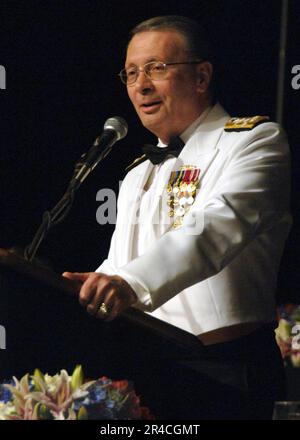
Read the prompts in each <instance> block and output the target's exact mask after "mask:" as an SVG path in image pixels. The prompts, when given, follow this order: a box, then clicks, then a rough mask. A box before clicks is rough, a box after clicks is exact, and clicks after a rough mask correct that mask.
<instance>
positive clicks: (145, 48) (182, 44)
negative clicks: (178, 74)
mask: <svg viewBox="0 0 300 440" xmlns="http://www.w3.org/2000/svg"><path fill="white" fill-rule="evenodd" d="M185 50H187V43H186V40H185V37H184V36H183V35H182V34H181V33H179V32H177V31H175V30H170V29H166V30H157V31H156V30H155V31H144V32H140V33H138V34H136V35H134V36H133V38H132V39H131V41H130V42H129V44H128V48H127V56H126V63H128V62H129V63H131V62H133V63H134V62H135V59H137V60H138V59H139V58H142V59H143V61H145V62H147V61H156V60H161V57H162V56H166V55H168V54H170V55H175V54H176V53H178V52H182V51H185Z"/></svg>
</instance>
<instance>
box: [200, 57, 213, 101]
mask: <svg viewBox="0 0 300 440" xmlns="http://www.w3.org/2000/svg"><path fill="white" fill-rule="evenodd" d="M212 74H213V66H212V64H211V63H210V62H209V61H203V62H202V63H199V64H198V65H197V88H198V91H199V92H200V93H204V92H206V90H207V89H208V88H209V84H210V82H211V78H212Z"/></svg>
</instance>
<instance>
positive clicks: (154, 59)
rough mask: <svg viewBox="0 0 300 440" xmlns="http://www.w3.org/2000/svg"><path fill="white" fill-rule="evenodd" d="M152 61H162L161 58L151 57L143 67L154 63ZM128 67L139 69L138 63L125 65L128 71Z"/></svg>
mask: <svg viewBox="0 0 300 440" xmlns="http://www.w3.org/2000/svg"><path fill="white" fill-rule="evenodd" d="M152 61H161V58H160V57H151V58H149V59H148V60H146V61H145V62H144V63H143V66H144V65H145V64H147V63H152ZM128 67H137V64H136V63H129V64H127V65H125V68H126V69H128Z"/></svg>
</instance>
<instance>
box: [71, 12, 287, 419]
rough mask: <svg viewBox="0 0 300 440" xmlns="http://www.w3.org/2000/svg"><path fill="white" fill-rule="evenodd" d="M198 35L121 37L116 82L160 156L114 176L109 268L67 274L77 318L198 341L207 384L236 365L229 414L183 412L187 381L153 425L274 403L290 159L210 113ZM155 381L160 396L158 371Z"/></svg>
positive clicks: (155, 24) (268, 130)
mask: <svg viewBox="0 0 300 440" xmlns="http://www.w3.org/2000/svg"><path fill="white" fill-rule="evenodd" d="M201 32H202V31H201V30H200V29H199V27H198V25H197V23H195V22H194V21H192V20H190V19H187V18H184V17H177V16H166V17H156V18H154V19H150V20H147V21H146V22H143V23H141V24H140V25H138V26H137V27H136V28H134V30H133V31H132V34H131V39H130V41H129V44H128V48H127V57H126V62H125V68H124V69H123V70H122V71H121V72H120V77H121V80H122V81H123V82H124V83H125V84H126V86H127V91H128V95H129V98H130V100H131V102H132V103H133V105H134V107H135V110H136V112H137V114H138V116H139V118H140V120H141V122H142V124H143V125H144V126H145V127H146V128H147V129H148V130H150V131H151V132H152V133H154V134H155V135H156V136H157V137H158V147H154V148H152V149H151V148H149V147H148V148H146V149H145V154H146V155H144V156H143V157H142V158H140V159H138V160H137V161H136V162H135V163H134V164H133V166H132V167H131V169H130V171H129V172H128V174H127V175H126V178H125V180H124V182H123V184H122V187H121V190H120V194H119V199H118V219H117V224H116V228H115V232H114V235H113V238H112V242H111V248H110V252H109V255H108V258H107V260H105V261H104V262H103V263H102V264H101V266H100V267H99V268H98V270H97V273H81V274H78V273H76V274H72V273H65V276H67V277H69V278H71V279H75V280H78V281H80V282H82V287H81V290H80V303H81V304H82V305H83V306H84V307H86V308H87V311H88V313H90V314H93V315H96V316H97V317H100V318H101V319H104V320H106V321H109V320H112V319H114V318H115V317H116V316H118V315H119V314H120V313H122V312H123V311H124V310H125V309H126V308H128V307H130V306H133V307H136V308H139V309H141V310H143V311H145V312H148V313H151V314H152V315H153V316H155V317H156V318H159V319H161V320H163V321H166V322H168V323H170V324H172V325H174V326H177V327H179V328H181V329H183V330H185V331H187V332H189V333H192V334H193V335H196V336H197V337H198V338H199V340H200V341H201V342H202V343H203V344H204V346H205V352H206V353H207V356H208V357H207V359H210V362H209V366H208V367H207V368H208V369H210V371H214V369H216V368H217V373H216V375H217V376H220V377H221V376H224V377H227V376H228V372H229V370H230V372H231V373H232V372H233V370H234V369H235V367H236V366H237V365H238V367H237V368H236V370H234V371H235V372H234V373H233V376H234V379H232V374H231V373H230V374H229V375H230V377H231V379H230V380H229V382H230V381H231V382H230V383H231V384H232V385H233V386H234V387H237V388H239V387H240V385H241V383H243V386H244V389H245V390H246V391H245V395H246V398H245V402H246V403H245V402H244V401H243V403H241V402H236V405H234V404H233V405H232V406H231V408H230V414H226V411H225V412H224V407H223V408H222V409H220V411H219V412H218V411H217V408H216V406H215V408H214V410H215V413H213V410H212V412H211V413H208V412H205V409H203V405H202V406H201V405H200V404H199V405H198V404H197V403H195V402H196V401H197V398H198V399H199V394H200V393H201V389H199V390H198V391H195V396H194V400H193V397H192V394H193V390H196V389H197V386H196V387H195V382H194V383H193V384H192V385H191V384H186V383H185V384H184V389H185V390H186V389H188V387H189V386H190V389H189V392H188V393H187V396H186V399H187V400H189V401H192V402H193V403H192V404H191V405H188V406H186V405H187V402H186V401H184V391H182V390H181V391H180V399H181V400H182V401H183V404H182V405H180V409H179V410H178V411H177V412H176V410H175V409H174V408H173V412H172V410H171V411H170V412H168V411H167V410H166V411H165V412H163V409H162V407H163V406H164V407H165V406H166V405H162V406H161V407H160V410H162V412H163V415H162V417H163V418H164V417H165V418H166V417H169V416H170V417H172V416H175V417H180V415H182V418H186V417H187V416H188V415H191V418H195V417H206V418H207V417H211V418H214V414H215V418H219V417H222V415H224V418H228V417H233V418H237V417H253V418H265V417H270V414H271V410H272V405H273V401H274V399H277V398H280V397H281V395H280V392H281V385H282V383H281V374H282V371H281V363H280V359H279V354H278V351H277V347H276V346H275V342H274V331H273V329H274V325H273V322H274V319H275V300H274V292H275V288H276V278H277V271H278V266H279V263H280V258H281V254H282V250H283V247H284V243H285V240H286V237H287V234H288V230H289V226H290V216H289V214H288V204H289V151H288V145H287V141H286V138H285V135H284V132H283V131H282V129H281V128H280V127H279V126H278V125H277V124H275V123H273V122H269V121H268V118H267V117H261V116H255V117H250V118H230V116H229V115H228V114H227V113H226V111H225V110H224V109H223V108H222V107H221V105H220V104H218V103H216V101H215V97H214V90H213V87H212V86H211V84H212V76H213V65H212V63H211V62H210V61H211V58H210V57H211V52H210V50H209V46H208V43H207V42H206V41H205V35H204V34H203V33H201ZM167 149H168V150H167ZM175 150H176V151H175ZM166 152H167V153H166ZM160 153H162V154H160ZM164 153H166V154H164ZM199 344H200V342H199ZM201 356H202V355H201ZM201 356H200V358H201ZM182 358H185V356H184V355H183V357H182ZM200 358H199V359H194V358H193V359H189V360H188V361H187V360H186V358H185V363H184V365H183V363H182V359H181V360H178V362H177V367H178V369H177V371H176V373H174V374H176V375H177V377H178V381H180V380H183V379H182V377H183V376H182V375H184V374H185V373H186V372H187V371H188V373H186V374H197V373H199V372H203V368H204V367H203V364H202V365H201V359H200ZM233 358H234V362H233V363H234V364H235V367H233V366H232V359H233ZM207 359H206V361H207ZM258 359H260V361H258ZM266 359H267V360H268V361H266ZM211 362H212V363H211ZM179 365H180V366H179ZM227 367H228V368H227ZM180 368H183V369H184V370H182V371H181V370H180ZM218 368H219V369H218ZM222 368H223V370H222ZM255 368H256V370H255ZM191 371H193V373H191ZM158 374H159V373H158ZM162 377H163V379H162ZM180 377H181V379H180ZM196 377H197V376H196ZM155 380H156V378H154V381H155ZM160 380H161V382H162V384H161V386H163V384H164V383H165V382H163V381H164V380H166V375H165V376H161V378H160ZM194 380H198V379H194ZM158 381H159V379H158ZM224 381H225V382H226V379H224ZM183 382H184V381H183ZM257 383H259V386H258V385H257ZM201 386H202V387H203V384H202V385H201ZM243 386H242V388H243ZM170 387H172V384H170ZM262 387H263V388H262ZM202 390H203V388H202ZM178 392H179V391H178ZM243 395H244V394H243ZM170 398H171V399H172V401H173V402H175V400H176V392H174V395H172V397H170V396H169V399H170ZM162 399H163V398H162ZM224 399H225V397H224ZM225 401H226V399H225V400H224V402H225ZM249 402H250V403H249ZM244 404H245V405H244ZM243 405H244V406H243ZM224 406H225V405H224ZM174 407H176V403H174ZM184 407H188V410H187V411H186V412H184ZM237 407H240V408H239V410H240V409H241V407H243V409H242V410H241V411H240V412H239V410H238V409H237ZM203 411H204V412H203ZM203 414H205V415H203Z"/></svg>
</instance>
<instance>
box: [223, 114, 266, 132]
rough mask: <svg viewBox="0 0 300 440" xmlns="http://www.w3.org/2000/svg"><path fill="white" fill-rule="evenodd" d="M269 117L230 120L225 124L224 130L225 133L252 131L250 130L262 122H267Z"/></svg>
mask: <svg viewBox="0 0 300 440" xmlns="http://www.w3.org/2000/svg"><path fill="white" fill-rule="evenodd" d="M269 120H270V118H269V116H250V117H247V118H231V119H229V121H228V122H227V123H226V125H225V127H224V130H225V131H244V130H252V128H254V127H256V126H257V125H259V124H262V123H263V122H267V121H269Z"/></svg>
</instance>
